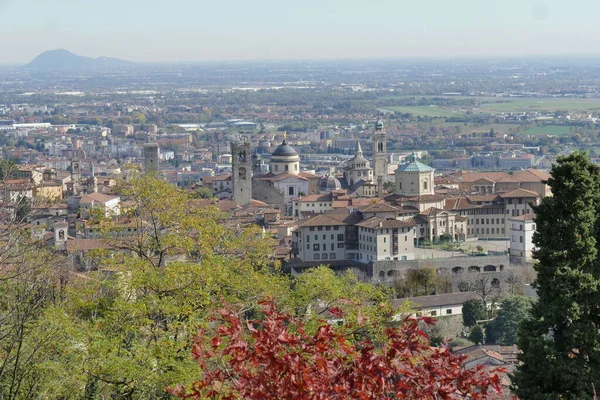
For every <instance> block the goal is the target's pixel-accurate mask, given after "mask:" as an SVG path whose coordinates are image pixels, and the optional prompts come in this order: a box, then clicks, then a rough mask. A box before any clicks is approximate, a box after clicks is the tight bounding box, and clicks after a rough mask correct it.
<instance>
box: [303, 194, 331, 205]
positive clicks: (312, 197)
mask: <svg viewBox="0 0 600 400" xmlns="http://www.w3.org/2000/svg"><path fill="white" fill-rule="evenodd" d="M332 199H333V195H332V194H331V193H327V194H309V195H308V196H302V197H297V198H295V199H294V201H297V202H299V203H308V202H313V201H332Z"/></svg>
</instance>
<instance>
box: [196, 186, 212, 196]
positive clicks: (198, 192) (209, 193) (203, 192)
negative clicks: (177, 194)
mask: <svg viewBox="0 0 600 400" xmlns="http://www.w3.org/2000/svg"><path fill="white" fill-rule="evenodd" d="M192 196H193V197H194V198H195V199H211V198H212V197H213V193H212V190H210V188H207V187H202V188H199V189H196V190H194V192H193V193H192Z"/></svg>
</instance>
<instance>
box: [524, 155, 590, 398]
mask: <svg viewBox="0 0 600 400" xmlns="http://www.w3.org/2000/svg"><path fill="white" fill-rule="evenodd" d="M550 175H551V178H550V179H549V180H548V185H549V186H550V188H551V189H552V193H553V196H550V197H546V198H544V199H543V200H542V202H541V204H540V205H539V206H537V207H534V211H535V213H536V215H537V216H536V225H537V233H535V234H534V236H533V242H534V244H535V246H536V248H537V251H536V252H535V253H534V258H535V259H536V261H537V262H536V265H535V269H536V271H537V280H536V282H535V288H536V289H537V291H538V295H539V300H538V302H537V303H536V304H535V305H534V306H533V309H532V318H531V319H528V320H526V321H524V322H523V323H522V325H521V327H520V331H519V340H518V346H519V348H520V349H521V350H522V354H521V355H520V356H519V360H520V361H521V362H522V365H521V366H520V367H519V368H518V370H517V371H516V372H515V375H514V379H513V385H514V388H513V390H514V392H515V394H516V395H518V396H519V397H520V398H521V399H534V400H541V399H548V400H549V399H572V400H575V399H577V400H585V399H592V398H593V393H594V389H593V387H594V386H595V387H596V389H598V388H600V331H599V327H600V262H599V260H598V248H599V246H600V241H599V240H598V239H599V237H600V233H599V232H600V223H599V219H600V217H599V213H600V167H598V166H596V165H594V164H592V163H591V162H590V160H589V158H588V157H587V156H586V155H584V154H583V153H579V152H578V153H574V154H572V155H570V156H566V157H559V158H558V160H557V164H555V165H554V166H553V167H552V170H551V173H550Z"/></svg>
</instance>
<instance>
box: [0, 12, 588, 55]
mask: <svg viewBox="0 0 600 400" xmlns="http://www.w3.org/2000/svg"><path fill="white" fill-rule="evenodd" d="M598 15H600V1H597V0H568V1H565V0H543V1H538V0H410V1H409V0H212V1H209V0H169V1H159V0H144V1H142V0H52V1H51V0H0V54H1V57H0V63H1V64H15V63H26V62H29V61H31V60H32V59H33V58H34V57H35V56H37V55H38V54H40V53H42V52H43V51H46V50H53V49H58V48H63V49H67V50H69V51H72V52H74V53H77V54H81V55H85V56H91V57H98V56H108V57H117V58H123V59H127V60H131V61H141V62H176V61H203V60H264V59H276V60H282V59H283V60H285V59H336V58H404V57H428V58H429V57H431V58H439V57H442V58H446V57H455V56H529V55H570V54H598V53H600V49H598V45H597V44H598V43H600V24H599V23H598Z"/></svg>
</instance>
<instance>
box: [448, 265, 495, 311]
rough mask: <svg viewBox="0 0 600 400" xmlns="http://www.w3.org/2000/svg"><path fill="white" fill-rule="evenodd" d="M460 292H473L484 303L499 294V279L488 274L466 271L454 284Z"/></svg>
mask: <svg viewBox="0 0 600 400" xmlns="http://www.w3.org/2000/svg"><path fill="white" fill-rule="evenodd" d="M456 285H457V286H458V290H460V291H461V292H475V293H477V295H479V297H481V301H483V303H485V304H486V305H487V304H488V303H489V302H490V301H492V300H494V299H496V298H497V297H498V296H499V295H500V281H498V279H497V278H494V277H493V276H492V275H490V274H481V273H478V272H467V273H464V274H461V277H460V281H459V282H458V283H457V284H456Z"/></svg>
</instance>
